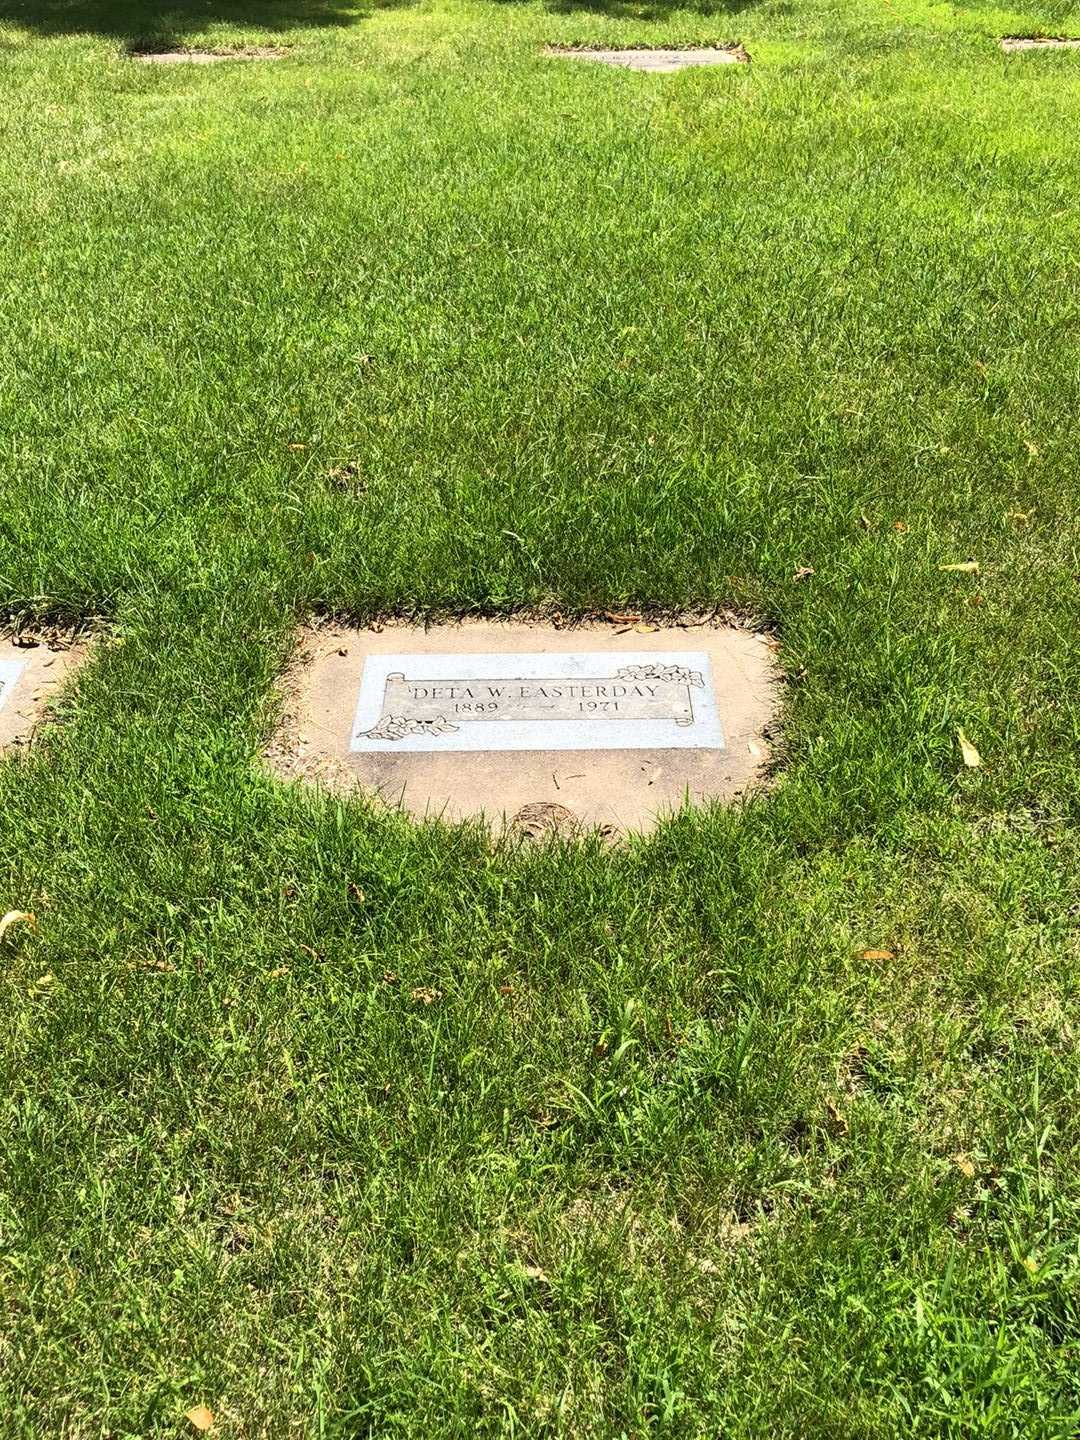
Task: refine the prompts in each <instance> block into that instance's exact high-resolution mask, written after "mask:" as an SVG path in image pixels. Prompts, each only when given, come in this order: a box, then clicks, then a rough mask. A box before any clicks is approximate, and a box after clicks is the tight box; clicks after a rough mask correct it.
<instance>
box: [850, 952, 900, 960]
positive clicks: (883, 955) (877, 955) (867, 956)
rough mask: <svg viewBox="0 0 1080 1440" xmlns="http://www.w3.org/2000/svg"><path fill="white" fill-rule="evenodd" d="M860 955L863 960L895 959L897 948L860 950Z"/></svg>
mask: <svg viewBox="0 0 1080 1440" xmlns="http://www.w3.org/2000/svg"><path fill="white" fill-rule="evenodd" d="M859 956H860V958H861V959H863V960H895V959H896V951H895V950H860V951H859Z"/></svg>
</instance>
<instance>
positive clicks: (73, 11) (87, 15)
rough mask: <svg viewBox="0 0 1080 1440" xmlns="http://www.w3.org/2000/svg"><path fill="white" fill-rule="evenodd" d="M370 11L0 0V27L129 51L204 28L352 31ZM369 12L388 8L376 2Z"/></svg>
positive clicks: (298, 1) (253, 3)
mask: <svg viewBox="0 0 1080 1440" xmlns="http://www.w3.org/2000/svg"><path fill="white" fill-rule="evenodd" d="M372 8H373V7H372V6H371V5H352V4H348V3H347V0H346V3H341V4H338V3H335V0H249V3H246V4H245V3H244V0H172V3H171V4H166V5H154V4H150V3H147V0H0V22H3V23H7V24H10V25H17V26H20V27H21V28H22V29H25V30H34V31H36V32H37V33H38V34H39V35H84V34H94V35H106V36H113V37H115V38H116V39H118V40H123V41H125V42H126V43H127V44H128V45H136V44H138V45H142V44H148V45H151V46H156V47H161V46H164V45H166V44H175V45H181V44H183V42H184V39H185V37H186V36H188V35H191V34H197V33H199V32H200V31H202V30H204V29H205V27H206V26H207V25H215V24H226V25H235V26H236V27H237V28H242V29H258V30H280V31H286V30H296V29H301V28H317V27H320V26H333V25H351V24H353V23H355V22H356V21H358V20H362V19H363V18H364V17H365V15H367V14H370V13H371V9H372ZM374 8H379V9H382V8H388V7H386V6H385V3H384V4H379V3H378V0H376V6H375V7H374Z"/></svg>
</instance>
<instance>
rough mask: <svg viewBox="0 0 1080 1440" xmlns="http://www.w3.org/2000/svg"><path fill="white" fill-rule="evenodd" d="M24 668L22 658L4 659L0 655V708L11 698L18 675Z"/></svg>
mask: <svg viewBox="0 0 1080 1440" xmlns="http://www.w3.org/2000/svg"><path fill="white" fill-rule="evenodd" d="M25 669H26V662H25V661H24V660H5V659H3V658H2V657H0V710H2V709H3V708H4V706H5V705H6V703H7V702H8V701H9V700H10V699H11V696H12V692H13V691H14V689H15V686H16V684H17V683H18V679H19V676H20V675H21V674H22V672H23V671H24V670H25Z"/></svg>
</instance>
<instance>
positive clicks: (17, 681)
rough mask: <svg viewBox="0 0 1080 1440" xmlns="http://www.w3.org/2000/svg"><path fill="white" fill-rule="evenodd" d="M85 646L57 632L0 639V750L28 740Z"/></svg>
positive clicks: (84, 652) (81, 641)
mask: <svg viewBox="0 0 1080 1440" xmlns="http://www.w3.org/2000/svg"><path fill="white" fill-rule="evenodd" d="M87 645H88V642H87V641H86V640H84V639H76V638H74V637H73V636H71V635H70V634H64V633H62V632H58V631H54V632H49V633H47V634H36V635H19V636H16V637H13V638H12V637H9V638H7V639H0V751H6V750H8V749H9V748H14V747H16V746H21V745H29V744H30V743H31V741H32V740H33V738H34V734H35V732H36V731H37V728H38V726H39V725H40V724H41V723H42V721H43V720H44V719H46V718H47V715H48V709H49V704H50V701H51V700H52V699H53V698H54V697H55V695H56V693H57V691H58V689H59V687H60V686H61V684H62V682H63V681H64V680H66V679H67V677H68V676H69V675H70V674H71V672H72V671H73V670H74V669H75V667H76V666H77V665H79V663H80V662H81V661H82V660H83V659H84V657H85V654H86V650H87Z"/></svg>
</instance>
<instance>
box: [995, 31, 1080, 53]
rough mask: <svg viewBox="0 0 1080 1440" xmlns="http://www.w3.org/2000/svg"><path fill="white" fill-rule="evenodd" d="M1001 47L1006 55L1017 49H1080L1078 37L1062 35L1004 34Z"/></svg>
mask: <svg viewBox="0 0 1080 1440" xmlns="http://www.w3.org/2000/svg"><path fill="white" fill-rule="evenodd" d="M1001 48H1002V50H1004V51H1005V53H1006V54H1007V55H1011V54H1014V53H1015V52H1016V51H1018V50H1080V39H1071V38H1068V37H1066V36H1063V35H1058V36H1052V35H1006V36H1005V38H1004V39H1003V40H1002V42H1001Z"/></svg>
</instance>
